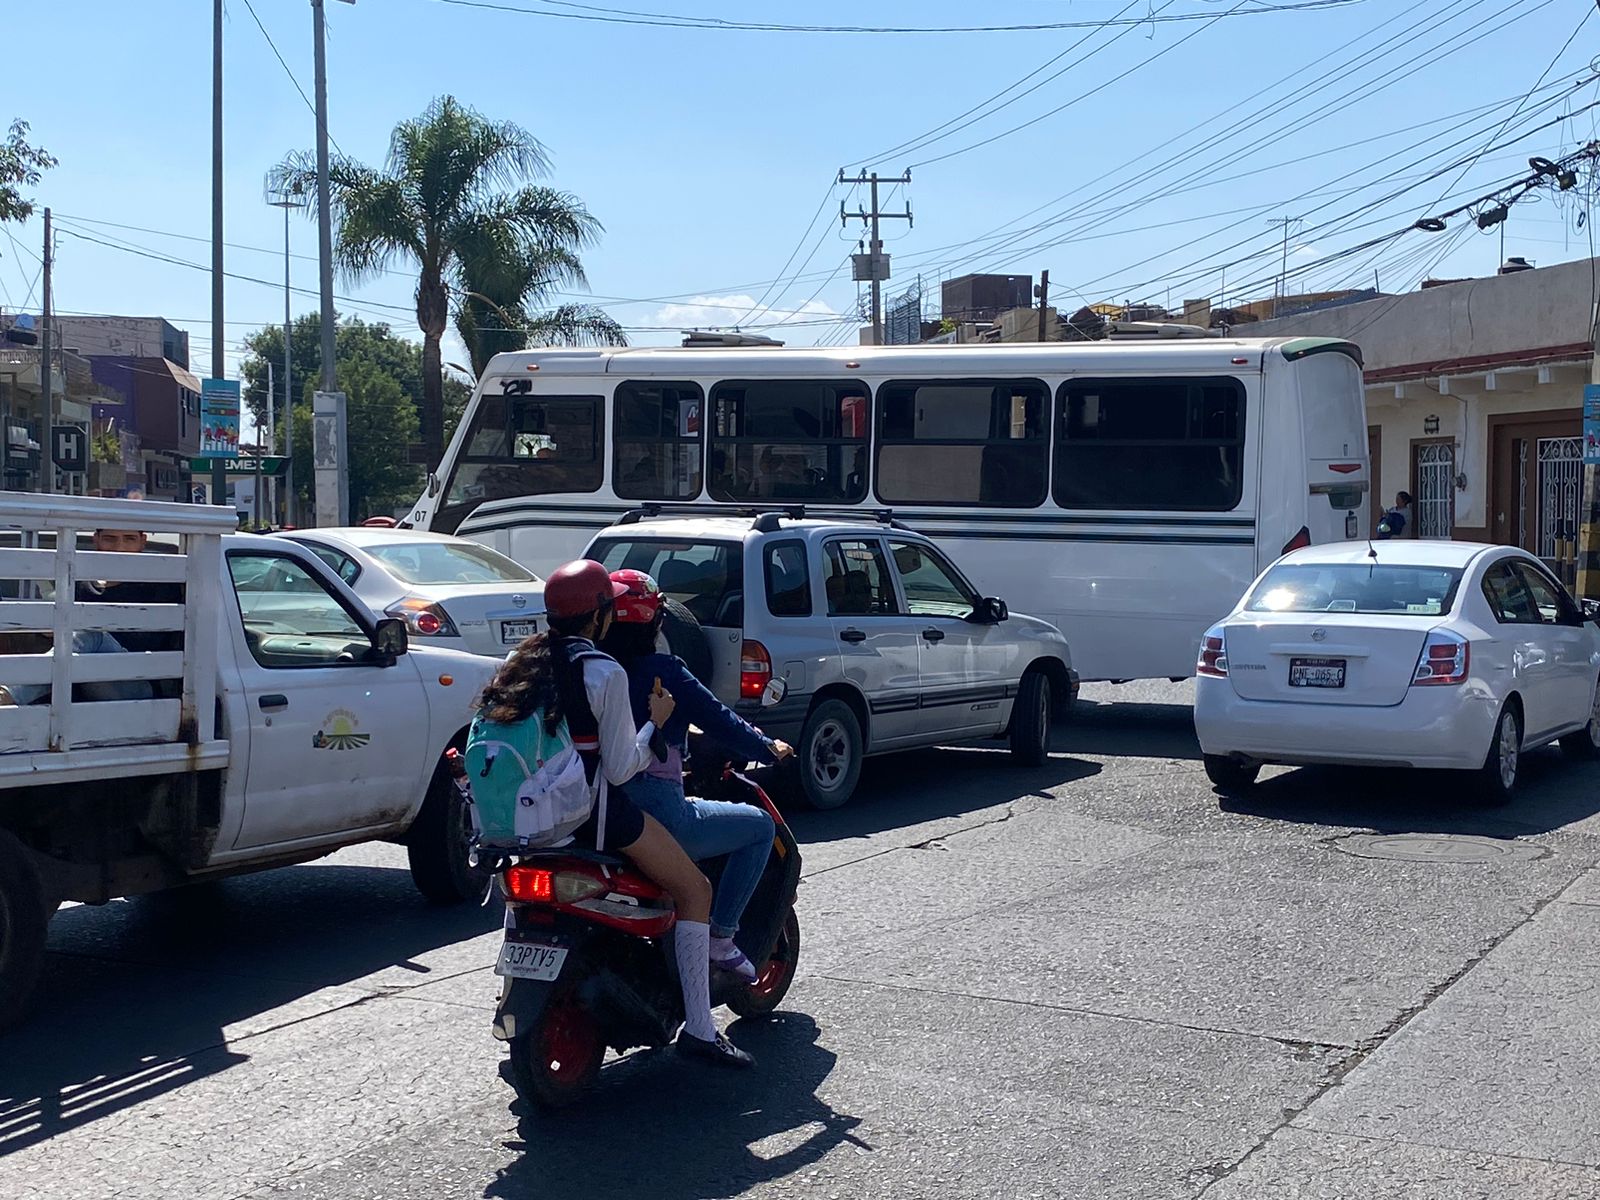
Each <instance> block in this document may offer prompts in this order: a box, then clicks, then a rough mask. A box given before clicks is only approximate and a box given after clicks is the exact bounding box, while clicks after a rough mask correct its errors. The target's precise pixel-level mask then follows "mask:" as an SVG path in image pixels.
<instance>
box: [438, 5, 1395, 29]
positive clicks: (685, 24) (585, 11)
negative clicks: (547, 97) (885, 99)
mask: <svg viewBox="0 0 1600 1200" xmlns="http://www.w3.org/2000/svg"><path fill="white" fill-rule="evenodd" d="M434 2H435V3H439V4H449V5H453V6H455V7H459V8H478V9H486V10H489V11H491V12H504V13H516V14H518V15H520V16H525V17H548V18H555V19H559V20H566V21H592V22H599V23H601V24H606V25H652V26H658V27H661V28H666V29H716V30H723V31H730V32H745V33H853V34H914V33H1042V32H1048V31H1051V30H1058V29H1104V28H1107V27H1111V26H1117V25H1128V26H1132V27H1134V28H1137V27H1139V26H1142V25H1150V26H1154V25H1165V24H1176V23H1180V22H1187V21H1211V20H1215V19H1216V18H1215V16H1213V15H1208V14H1205V13H1168V14H1163V13H1156V14H1153V15H1146V16H1142V17H1131V18H1124V17H1111V18H1105V19H1102V20H1099V21H1038V22H1031V23H1028V24H1022V25H792V24H781V23H778V22H768V21H731V20H726V19H723V18H720V17H693V16H686V15H683V14H677V13H654V12H640V11H637V10H633V9H625V8H605V7H602V6H599V5H590V4H578V3H574V2H572V0H543V2H544V3H546V4H549V5H552V6H557V7H558V8H560V9H569V10H577V11H557V10H556V8H525V7H521V6H518V5H513V4H504V3H494V2H493V0H434ZM1365 2H1366V0H1295V2H1291V3H1282V4H1268V3H1265V2H1264V0H1252V3H1253V6H1252V7H1251V8H1249V9H1248V10H1245V11H1243V12H1241V13H1239V14H1238V15H1241V16H1265V15H1270V14H1274V13H1286V12H1306V11H1313V10H1316V9H1330V8H1345V7H1348V6H1350V5H1353V4H1363V3H1365Z"/></svg>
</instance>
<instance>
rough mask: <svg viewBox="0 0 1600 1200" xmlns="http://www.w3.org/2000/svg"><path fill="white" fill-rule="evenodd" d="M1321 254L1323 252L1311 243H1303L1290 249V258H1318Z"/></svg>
mask: <svg viewBox="0 0 1600 1200" xmlns="http://www.w3.org/2000/svg"><path fill="white" fill-rule="evenodd" d="M1321 253H1322V251H1321V250H1318V249H1317V248H1316V246H1315V245H1313V244H1312V243H1310V242H1301V243H1300V244H1299V245H1297V246H1291V247H1290V248H1289V257H1290V258H1316V257H1318V256H1319V255H1320V254H1321Z"/></svg>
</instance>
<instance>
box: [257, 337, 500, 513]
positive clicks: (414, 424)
mask: <svg viewBox="0 0 1600 1200" xmlns="http://www.w3.org/2000/svg"><path fill="white" fill-rule="evenodd" d="M320 330H321V327H320V325H319V322H318V318H317V315H316V314H315V313H307V314H305V315H304V316H301V317H297V318H296V319H295V320H294V322H293V323H292V325H291V326H290V339H289V369H290V374H291V384H290V390H291V393H292V394H293V395H294V397H295V408H294V439H295V464H296V466H295V492H296V493H297V494H298V495H299V497H300V498H301V502H302V505H309V503H310V500H311V497H312V492H313V486H312V485H313V479H314V475H313V471H312V468H311V399H312V396H313V394H314V393H315V392H316V390H317V387H318V386H319V383H320V380H321V378H322V339H321V332H320ZM245 345H246V347H247V348H248V349H249V351H250V354H249V357H247V358H246V359H245V360H244V363H243V366H242V370H241V374H242V376H243V381H244V382H243V388H242V391H243V393H244V396H243V399H244V403H245V405H246V406H247V407H248V408H249V410H250V412H251V414H252V417H253V418H254V420H255V421H256V422H257V423H258V424H264V423H265V421H264V418H265V413H266V409H265V398H266V386H267V364H268V363H269V362H270V363H271V364H272V369H273V371H274V373H275V375H276V378H275V379H274V381H273V383H274V392H275V397H274V398H275V400H276V404H275V405H274V412H276V413H277V414H278V416H277V419H276V430H275V432H276V435H277V436H276V444H275V446H274V449H275V450H278V451H280V452H281V451H282V450H283V449H284V444H285V430H284V422H283V417H282V412H283V401H282V396H283V327H282V326H281V325H269V326H267V327H266V328H264V329H258V330H257V331H256V332H254V333H252V334H250V335H248V336H247V337H246V338H245ZM334 353H335V354H336V356H337V358H338V365H337V367H336V383H337V384H338V386H339V388H340V389H341V390H342V391H344V392H345V393H346V395H347V396H348V401H347V407H346V412H345V426H346V428H345V432H346V444H347V448H348V454H349V464H350V515H351V518H352V519H354V520H362V519H364V518H366V517H369V516H372V515H375V514H385V515H386V514H387V513H389V512H390V511H391V510H392V509H394V508H396V507H398V506H399V505H401V504H405V503H408V502H409V501H412V500H415V499H416V498H417V495H418V494H419V493H420V492H421V490H422V482H423V479H422V471H421V468H419V467H417V466H414V465H412V464H411V462H410V448H411V446H412V445H414V444H415V443H416V442H417V441H418V439H419V436H420V430H419V425H418V416H417V403H416V402H417V399H418V397H420V396H421V394H422V350H421V348H420V347H419V346H417V344H416V343H415V342H410V341H407V340H406V339H404V338H402V337H399V336H398V335H396V334H395V333H394V331H393V330H392V329H390V327H389V326H388V325H385V324H383V323H381V322H376V323H369V322H366V321H362V320H360V319H359V318H350V319H348V320H345V321H341V322H340V323H339V326H338V328H337V330H336V331H335V333H334ZM445 394H446V399H447V408H448V409H449V410H453V411H454V412H455V413H456V415H457V416H458V417H459V414H460V412H461V409H462V408H463V407H465V405H466V401H467V398H468V396H469V395H470V393H469V391H468V389H467V388H466V387H465V386H464V385H463V384H461V383H460V382H459V381H457V380H455V379H446V380H445Z"/></svg>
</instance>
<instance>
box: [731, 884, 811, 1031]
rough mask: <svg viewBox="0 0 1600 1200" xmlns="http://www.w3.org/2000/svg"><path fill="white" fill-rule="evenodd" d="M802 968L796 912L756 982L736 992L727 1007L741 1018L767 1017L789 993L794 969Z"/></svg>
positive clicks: (757, 974) (779, 935) (757, 976)
mask: <svg viewBox="0 0 1600 1200" xmlns="http://www.w3.org/2000/svg"><path fill="white" fill-rule="evenodd" d="M799 965H800V918H799V917H797V916H795V913H794V909H792V908H791V909H790V910H789V915H788V916H787V917H785V918H784V920H783V932H781V933H780V934H778V944H777V945H775V946H774V947H773V948H772V956H771V957H770V958H768V959H767V961H766V962H765V963H763V964H762V965H761V967H760V969H759V970H758V971H757V972H756V981H755V982H754V983H752V984H750V985H749V986H748V987H746V988H744V989H742V990H741V991H739V992H737V993H735V994H734V995H733V996H732V997H731V998H730V999H729V1000H728V1007H729V1008H731V1009H733V1011H734V1012H736V1013H738V1014H739V1015H740V1016H741V1017H765V1016H767V1015H769V1014H770V1013H771V1012H772V1011H773V1010H774V1009H776V1008H777V1007H778V1005H780V1004H782V1003H783V998H784V997H785V996H787V995H788V994H789V985H790V984H792V983H793V982H794V973H795V968H796V967H798V966H799Z"/></svg>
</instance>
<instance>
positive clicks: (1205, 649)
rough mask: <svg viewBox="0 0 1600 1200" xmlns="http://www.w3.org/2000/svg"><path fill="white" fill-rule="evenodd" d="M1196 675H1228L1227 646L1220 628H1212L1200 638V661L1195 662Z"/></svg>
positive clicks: (1225, 676) (1219, 676)
mask: <svg viewBox="0 0 1600 1200" xmlns="http://www.w3.org/2000/svg"><path fill="white" fill-rule="evenodd" d="M1194 673H1195V674H1196V675H1209V676H1211V677H1212V678H1213V679H1226V678H1227V677H1228V647H1227V643H1226V642H1224V641H1223V637H1222V631H1221V630H1220V629H1217V630H1212V631H1211V632H1210V633H1208V634H1206V635H1205V637H1203V638H1201V639H1200V661H1199V662H1197V663H1196V664H1195V667H1194Z"/></svg>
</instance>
